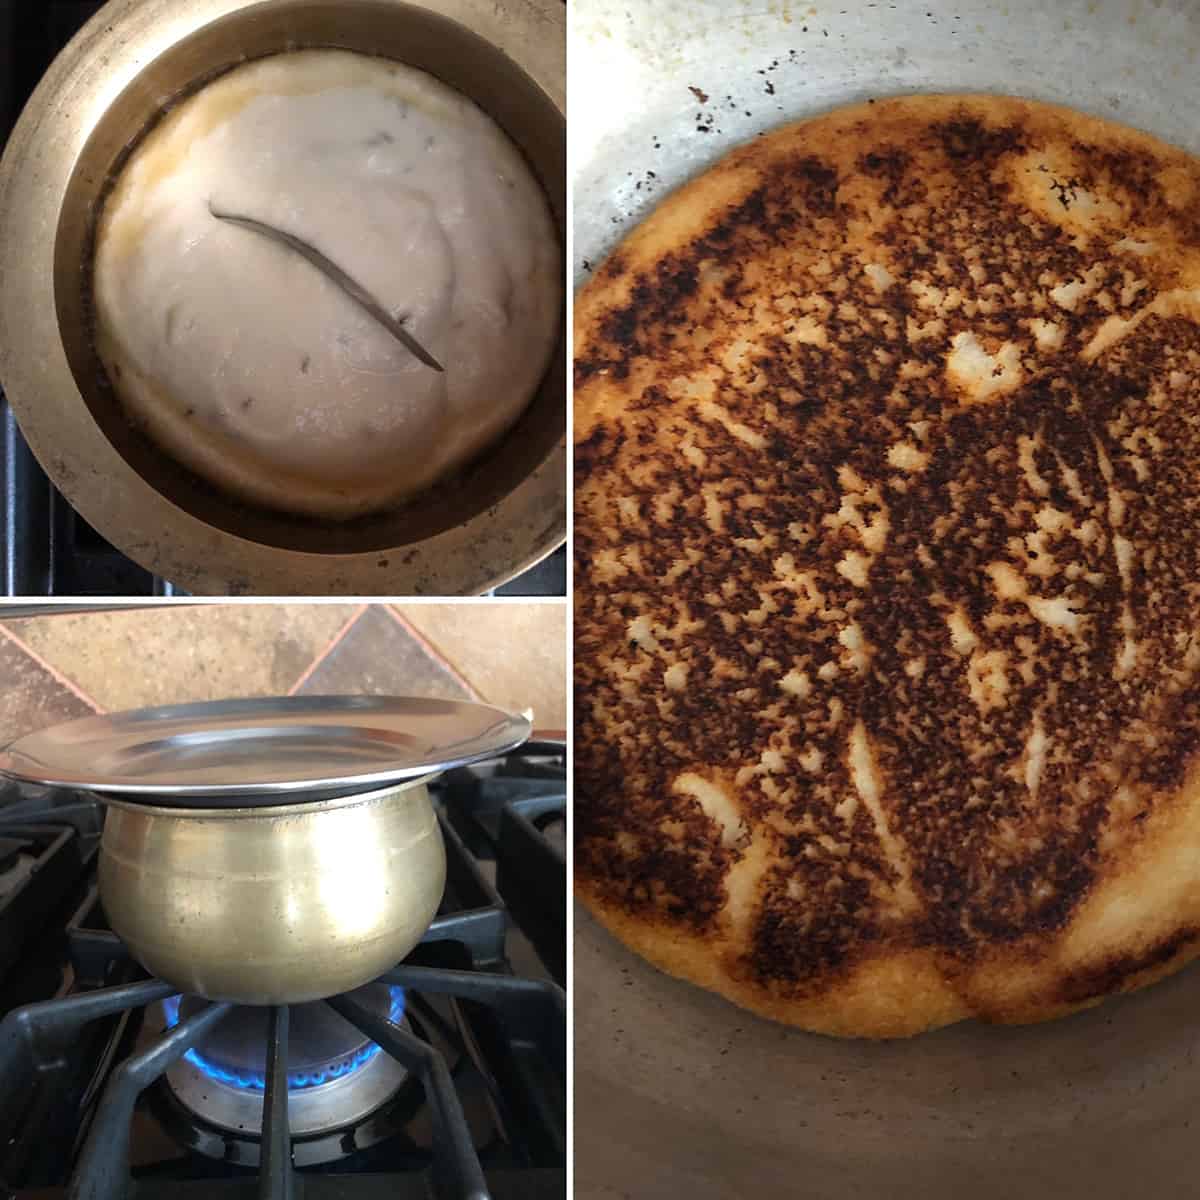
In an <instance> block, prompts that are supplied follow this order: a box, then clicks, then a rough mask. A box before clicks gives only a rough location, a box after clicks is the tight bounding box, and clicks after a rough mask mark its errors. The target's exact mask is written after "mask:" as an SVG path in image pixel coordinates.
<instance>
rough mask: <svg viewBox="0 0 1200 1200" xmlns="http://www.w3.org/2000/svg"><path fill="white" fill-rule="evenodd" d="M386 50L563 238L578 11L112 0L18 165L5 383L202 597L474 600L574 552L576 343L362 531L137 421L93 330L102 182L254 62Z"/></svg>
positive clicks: (136, 553)
mask: <svg viewBox="0 0 1200 1200" xmlns="http://www.w3.org/2000/svg"><path fill="white" fill-rule="evenodd" d="M309 46H338V47H344V48H346V49H350V50H358V51H362V52H365V53H371V54H380V55H384V56H386V57H390V58H394V59H396V60H398V61H401V62H405V63H408V64H410V65H412V66H416V67H420V68H422V69H424V70H427V71H429V72H431V73H432V74H434V75H436V76H437V77H439V78H440V79H442V80H443V81H445V82H446V83H449V84H451V85H452V86H454V87H457V88H458V89H459V90H460V91H462V92H464V93H465V94H467V95H468V96H470V97H471V98H472V99H473V100H475V101H476V103H478V104H479V105H480V106H481V107H482V108H483V109H484V110H485V111H487V112H488V113H489V114H490V115H491V116H492V117H493V118H495V119H496V121H497V122H498V123H499V124H500V125H501V126H502V127H503V128H504V129H505V130H506V131H507V133H508V134H509V135H510V136H511V137H512V138H513V140H514V141H515V142H516V143H517V145H518V146H519V147H520V148H521V150H522V151H523V152H524V154H525V156H526V157H527V159H528V160H529V163H530V165H531V166H532V168H533V170H534V173H535V175H536V176H537V178H538V179H539V180H540V182H541V183H542V185H543V187H544V188H545V191H546V194H547V196H548V198H549V200H550V203H551V206H552V208H553V209H554V212H555V215H556V217H557V219H558V222H559V226H560V228H561V229H564V230H565V223H566V213H565V208H566V140H565V115H564V114H565V105H566V99H565V91H566V36H565V8H564V6H563V4H562V2H561V0H407V2H406V0H261V2H258V0H111V2H110V3H109V4H108V5H106V6H105V8H104V9H103V10H102V11H101V12H100V13H99V14H98V15H97V16H96V17H95V19H94V20H92V21H91V22H90V23H89V24H88V25H87V26H86V27H85V28H84V29H83V31H82V32H81V33H80V34H79V35H78V37H76V38H75V40H74V41H73V42H72V43H71V44H70V45H69V46H68V47H67V49H66V50H64V51H63V53H62V54H61V55H60V56H59V58H58V59H57V60H56V61H55V63H54V64H53V66H52V67H51V68H50V70H49V71H47V73H46V75H45V77H44V78H43V79H42V82H41V84H40V85H39V86H38V89H37V91H36V92H35V93H34V95H33V97H32V99H31V100H30V101H29V104H28V105H27V106H26V109H25V111H24V113H23V114H22V116H21V119H20V121H19V122H18V124H17V127H16V129H15V130H14V131H13V134H12V137H11V138H10V139H9V143H8V147H7V149H6V151H5V155H4V159H3V163H2V164H0V278H2V279H3V280H4V287H3V289H0V379H2V380H3V384H4V388H5V391H6V392H7V394H8V398H9V400H10V402H11V404H12V407H13V410H14V412H15V413H16V415H17V419H18V421H19V422H20V425H21V429H22V432H23V433H24V434H25V437H26V438H27V440H28V441H29V444H30V446H31V447H32V449H33V451H34V453H35V454H36V455H37V457H38V460H39V461H40V462H41V464H42V466H43V467H44V468H45V469H46V471H47V473H48V474H49V475H50V477H51V478H52V479H53V480H54V482H55V483H56V484H57V486H58V487H59V489H60V490H61V491H62V492H63V493H64V494H65V495H66V496H67V498H68V499H69V500H70V501H71V503H72V504H73V505H74V506H75V507H76V508H77V509H78V510H79V511H80V512H81V513H82V514H83V516H84V517H85V518H86V519H87V521H88V522H89V523H90V524H91V525H93V526H94V527H95V528H96V529H98V530H99V531H100V532H101V533H103V534H104V535H105V536H106V537H107V538H108V539H109V540H110V541H111V542H113V543H114V544H115V545H116V546H118V547H120V548H121V549H122V550H124V551H125V552H126V553H127V554H128V555H129V556H130V557H132V558H134V559H136V560H137V561H138V562H140V563H141V564H142V565H143V566H145V567H147V568H149V569H150V570H152V571H154V572H156V573H157V574H159V575H161V576H164V577H166V578H168V579H170V580H172V581H173V582H175V583H177V584H179V585H181V586H183V587H185V588H187V589H188V590H190V591H192V592H195V593H211V594H217V595H230V594H242V593H261V594H266V595H346V594H349V595H380V594H386V595H413V594H421V593H427V594H440V595H452V594H467V593H478V592H482V591H486V590H487V589H489V588H492V587H494V586H496V585H497V584H499V583H501V582H504V581H505V580H507V579H509V578H511V577H512V576H513V575H515V574H517V573H518V572H520V571H521V570H523V569H524V568H526V567H528V566H531V565H532V564H533V563H535V562H537V561H538V560H539V559H541V558H542V557H544V556H545V555H547V554H549V553H550V552H551V551H553V550H554V549H555V548H556V547H557V546H559V545H561V544H562V542H563V540H564V539H565V536H566V451H565V446H566V404H565V388H566V372H565V342H564V341H562V340H561V339H560V343H559V347H558V351H557V354H556V356H555V358H554V361H553V362H552V364H551V367H550V370H549V371H548V373H547V375H546V377H545V379H544V381H543V383H542V386H541V388H540V390H539V392H538V393H537V395H536V396H535V397H534V399H533V401H532V402H531V404H530V406H529V408H528V409H527V410H526V412H525V413H524V415H523V416H522V417H521V419H520V420H519V421H518V423H517V425H516V426H515V427H514V428H513V429H512V430H511V431H510V433H509V434H508V435H507V436H506V437H505V438H504V439H503V440H502V442H501V443H500V444H499V445H498V446H496V447H495V448H494V449H492V450H491V451H489V452H487V453H486V454H484V455H482V456H481V457H480V459H479V460H478V461H477V462H476V463H475V464H474V465H473V466H471V467H469V468H468V469H467V470H466V471H465V472H464V473H463V474H462V475H461V476H459V477H457V478H455V479H454V480H453V481H451V482H448V483H447V484H446V485H444V486H440V487H437V488H434V489H432V490H431V491H430V492H429V493H427V494H426V495H424V496H421V497H417V498H415V499H414V500H413V501H411V502H410V503H407V504H405V505H404V506H402V507H401V508H399V509H397V510H396V511H394V512H392V513H385V514H381V515H378V516H374V517H370V518H363V519H361V520H359V521H354V522H349V523H329V522H321V521H317V520H306V519H301V518H293V517H287V516H284V515H278V514H271V513H269V512H266V511H265V510H264V511H257V510H252V509H250V508H247V507H246V506H244V505H241V504H239V503H237V502H235V501H233V500H231V499H229V498H227V497H224V496H223V495H221V494H220V493H218V492H217V491H216V490H215V489H213V488H212V487H211V486H209V485H207V484H205V483H203V482H202V481H200V480H198V479H196V478H194V477H193V476H192V475H191V474H190V473H189V472H187V471H185V470H184V469H182V468H181V467H179V466H178V465H177V464H176V463H174V462H173V461H170V460H169V459H168V458H167V456H166V455H164V454H163V452H162V451H161V450H159V449H158V448H157V447H155V446H154V445H153V444H151V443H150V442H149V441H148V440H147V439H146V438H145V437H144V436H141V435H139V434H138V433H137V432H136V431H135V430H134V429H133V428H132V426H131V425H130V424H129V423H128V422H127V421H126V420H125V419H124V417H123V415H122V412H121V409H120V406H119V405H118V404H117V402H116V399H115V397H114V395H113V393H112V390H111V388H110V387H109V386H108V384H107V381H106V379H105V376H104V371H103V369H102V368H101V366H100V363H99V361H98V358H97V356H96V353H95V349H94V347H93V345H92V338H91V336H90V318H89V306H90V281H89V269H90V262H91V245H90V243H91V238H92V229H93V224H94V220H95V217H96V213H97V207H98V205H99V203H100V201H101V199H102V197H103V195H104V193H105V189H106V184H107V182H108V181H109V179H110V178H111V176H112V174H113V171H114V169H115V168H116V167H117V165H118V164H119V163H120V161H121V159H122V156H123V154H124V153H125V151H126V150H127V149H128V147H129V145H130V144H131V143H132V142H134V141H136V139H137V138H138V137H139V135H140V134H141V133H142V132H143V131H144V130H145V129H146V128H147V126H148V125H149V124H150V123H151V122H152V121H153V120H154V119H155V117H156V116H158V115H159V114H160V113H161V112H162V110H163V107H164V105H166V104H167V103H168V102H170V101H171V100H172V99H174V98H176V97H178V96H179V95H181V94H185V93H186V92H188V91H189V90H191V89H193V88H194V87H196V86H197V85H198V84H199V83H201V82H203V81H204V80H205V79H207V78H209V77H211V76H212V75H213V74H214V73H217V72H220V71H221V70H223V69H225V68H228V67H230V66H232V65H234V64H236V63H238V62H241V61H244V60H245V59H248V58H255V57H261V56H263V55H267V54H272V53H278V52H280V51H284V50H287V49H294V48H300V47H309Z"/></svg>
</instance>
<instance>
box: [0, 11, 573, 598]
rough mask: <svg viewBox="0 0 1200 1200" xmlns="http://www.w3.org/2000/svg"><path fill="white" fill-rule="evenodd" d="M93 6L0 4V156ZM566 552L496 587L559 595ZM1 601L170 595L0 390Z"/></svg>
mask: <svg viewBox="0 0 1200 1200" xmlns="http://www.w3.org/2000/svg"><path fill="white" fill-rule="evenodd" d="M101 8H103V3H101V2H100V0H0V148H2V147H3V144H4V142H5V141H7V139H8V135H9V133H10V131H11V130H12V127H13V125H14V124H15V123H16V120H17V117H18V115H19V114H20V111H21V109H22V107H24V104H25V102H26V100H28V99H29V97H30V95H31V94H32V93H33V90H34V88H35V87H36V86H37V84H38V81H39V80H40V79H41V77H42V74H43V73H44V72H45V70H46V68H47V67H49V65H50V63H51V62H52V61H53V60H54V58H55V56H56V55H57V54H58V52H59V51H60V50H62V48H63V47H64V46H66V44H67V43H68V42H69V41H70V40H71V38H73V37H74V36H75V34H76V33H77V32H78V31H79V30H80V29H81V28H82V27H83V25H84V24H85V23H86V22H87V21H88V20H90V19H91V18H92V17H93V16H94V15H95V14H96V13H97V12H98V11H99V10H100V9H101ZM566 563H567V559H566V549H565V548H562V549H560V550H558V551H557V552H556V553H554V554H552V555H551V556H550V557H549V558H547V559H545V560H543V561H542V562H541V563H538V564H537V565H536V566H534V567H532V568H530V570H528V571H526V572H525V573H524V574H523V575H520V576H518V578H516V579H514V580H513V581H512V582H511V583H508V584H505V585H504V586H503V587H501V588H498V589H497V590H496V592H495V593H494V594H495V595H498V596H565V595H566V592H567V566H566ZM0 595H5V596H178V595H186V593H185V592H183V591H181V590H180V589H178V588H176V587H175V585H174V584H172V583H171V581H170V580H166V579H160V578H158V577H156V576H154V575H152V574H151V573H150V572H149V571H146V570H144V569H143V568H142V567H140V566H138V565H137V564H136V563H135V562H133V561H132V560H130V559H129V558H127V557H126V556H125V555H124V554H122V553H121V552H120V551H119V550H117V549H115V548H114V547H113V546H111V545H110V544H109V543H108V542H107V541H106V540H105V539H104V538H103V537H102V536H101V535H100V534H99V533H97V532H96V531H95V530H94V529H93V528H92V527H91V526H90V525H88V523H87V522H86V521H85V520H84V519H83V518H82V517H81V516H79V514H78V513H76V512H75V510H74V509H73V508H72V507H71V505H70V504H69V503H68V502H67V501H66V499H64V497H63V496H62V494H61V493H60V492H59V491H58V490H57V489H56V488H55V487H54V485H53V484H52V483H51V482H50V480H49V479H48V478H47V477H46V474H45V472H44V471H43V470H42V469H41V467H40V466H39V465H38V462H37V459H35V458H34V456H33V453H32V451H30V449H29V447H28V445H26V443H25V439H24V438H23V437H22V435H21V431H20V429H19V427H18V426H17V422H16V420H15V418H14V417H13V414H12V410H11V409H10V408H9V406H8V403H7V401H6V400H5V398H4V392H3V389H0Z"/></svg>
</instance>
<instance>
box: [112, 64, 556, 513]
mask: <svg viewBox="0 0 1200 1200" xmlns="http://www.w3.org/2000/svg"><path fill="white" fill-rule="evenodd" d="M210 207H211V209H215V210H216V211H218V212H230V213H237V214H240V215H243V216H246V217H250V218H252V219H254V220H257V221H260V222H264V223H266V224H268V225H272V226H274V227H276V228H278V229H280V230H283V231H285V232H287V233H290V234H292V235H293V236H295V237H297V238H300V239H302V240H303V241H305V242H307V243H309V244H310V245H311V246H313V247H315V248H316V249H318V250H319V251H320V252H321V253H322V254H323V255H325V256H326V257H327V258H328V259H330V260H331V261H332V262H334V263H336V264H337V265H338V266H339V267H340V268H341V269H342V270H343V271H345V272H346V273H347V274H348V275H350V276H351V277H352V278H353V279H354V280H355V281H357V282H358V283H359V284H361V285H362V286H363V287H364V288H365V289H366V290H367V291H368V292H370V293H371V294H372V295H373V296H374V297H375V298H376V299H377V300H379V301H380V302H381V303H382V305H383V306H384V307H385V308H386V309H388V310H389V311H390V312H391V313H392V314H394V315H395V316H397V317H401V318H403V324H404V328H405V329H406V330H408V331H409V332H410V333H411V334H412V335H413V336H414V337H415V338H416V339H417V340H418V341H419V342H420V344H421V345H422V346H424V347H425V348H426V349H427V350H428V351H429V352H430V353H431V354H432V355H433V356H434V357H435V358H436V359H437V361H438V362H439V363H441V364H442V365H443V366H444V368H445V371H444V373H440V372H438V371H436V370H434V369H432V368H430V367H429V366H427V365H425V364H423V363H422V362H420V361H419V360H418V359H417V358H416V357H415V356H414V355H413V354H412V353H411V352H410V351H409V350H408V349H406V348H405V347H404V346H403V345H401V343H400V342H399V341H397V340H396V339H395V338H394V337H393V336H392V335H391V334H390V333H389V332H388V331H387V330H386V329H384V328H383V326H382V325H380V324H379V323H378V322H377V321H376V320H374V319H373V318H372V317H371V316H370V315H369V314H368V313H366V312H365V311H363V310H362V309H361V308H360V307H358V306H357V305H355V304H354V303H353V301H351V300H350V299H349V298H348V297H347V296H346V295H345V294H344V293H343V292H342V291H341V290H340V289H339V288H338V287H337V286H336V285H335V284H334V283H332V282H330V281H329V280H328V279H327V278H326V277H325V276H324V275H322V274H321V273H320V272H319V271H318V270H317V269H316V268H314V267H313V266H312V265H311V264H310V263H308V262H306V261H305V260H304V259H303V258H302V257H301V256H299V255H297V254H296V253H294V252H292V251H290V250H288V249H286V248H284V247H281V246H279V245H277V244H275V243H274V242H272V241H270V240H268V239H265V238H263V237H261V236H258V235H257V234H255V233H252V232H250V231H248V230H246V229H244V228H240V227H237V226H234V225H230V224H226V223H224V222H222V221H218V220H216V219H215V218H214V217H213V216H212V212H211V211H210ZM560 267H561V258H560V254H559V249H558V239H557V234H556V232H555V229H554V226H553V222H552V220H551V217H550V213H549V210H548V208H547V205H546V201H545V197H544V196H543V194H542V192H541V190H540V188H539V186H538V184H537V183H536V181H535V180H534V178H533V176H532V174H531V172H530V171H529V169H528V168H527V166H526V165H525V162H524V161H523V159H522V158H521V156H520V154H519V152H518V151H517V150H516V148H515V147H514V146H513V144H512V143H511V142H510V141H509V140H508V138H507V137H506V136H505V134H504V133H503V132H502V131H501V130H500V129H499V127H498V126H497V125H496V124H495V123H494V122H493V121H492V120H491V119H490V118H489V117H487V116H486V115H485V114H484V113H483V112H482V111H481V110H480V109H479V108H477V107H476V106H475V105H474V104H473V103H471V102H470V101H468V100H467V99H465V98H464V97H463V96H462V95H460V94H459V93H458V92H456V91H454V90H453V89H451V88H449V87H447V86H446V85H444V84H442V83H440V82H438V81H437V80H435V79H434V78H432V77H431V76H429V75H426V74H425V73H424V72H421V71H417V70H414V69H412V68H408V67H404V66H400V65H398V64H395V63H392V62H389V61H387V60H384V59H376V58H370V57H367V56H364V55H358V54H352V53H349V52H345V51H339V50H316V51H303V52H299V53H294V54H286V55H279V56H276V57H273V58H269V59H265V60H262V61H259V62H255V63H251V64H248V65H246V66H243V67H240V68H238V69H237V70H235V71H233V72H231V73H229V74H228V75H225V76H223V77H222V78H221V79H219V80H217V81H216V82H214V83H213V84H211V85H209V86H208V87H206V88H204V89H203V90H201V91H200V92H198V93H197V94H196V95H195V96H193V97H192V98H190V99H189V100H188V101H186V102H185V103H184V104H182V105H181V106H180V107H179V108H178V109H177V110H176V111H175V112H173V113H172V114H171V115H170V116H169V117H168V118H167V119H166V120H165V121H163V123H162V124H161V125H160V126H159V127H158V128H157V129H155V130H154V131H153V132H152V133H151V135H150V136H149V137H148V138H147V139H146V140H145V142H144V143H143V144H142V145H141V146H140V147H139V148H138V150H137V152H136V153H135V154H134V155H133V157H132V158H131V159H130V161H129V163H128V164H127V166H126V168H125V169H124V171H123V173H122V175H121V177H120V179H119V181H118V183H117V186H116V188H115V190H114V192H113V194H112V196H111V197H110V199H109V202H108V204H107V206H106V209H105V212H104V214H103V218H102V221H101V225H100V228H99V231H98V238H97V250H96V263H95V268H96V270H95V298H96V312H97V345H98V348H99V351H100V356H101V359H102V360H103V362H104V364H105V367H106V369H107V371H108V374H109V378H110V379H111V381H112V383H113V385H114V387H115V388H116V390H117V392H118V394H119V396H120V397H121V400H122V401H123V403H124V404H125V406H126V408H127V411H128V412H129V415H130V416H131V417H132V418H133V419H134V420H135V421H136V422H137V423H138V424H139V425H141V426H143V427H144V428H145V430H146V431H147V433H148V434H149V435H150V436H151V437H152V438H153V439H154V440H155V441H157V442H158V443H159V444H160V445H162V446H163V448H164V449H166V450H167V451H169V452H170V453H171V454H172V455H173V456H174V457H175V458H177V459H179V460H180V461H181V462H183V463H185V464H186V465H187V466H189V467H191V468H192V469H193V470H195V471H196V472H198V473H199V474H200V475H202V476H204V477H206V478H207V479H209V480H211V481H212V482H213V483H215V484H217V485H218V486H220V487H221V488H223V489H224V490H226V491H228V492H231V493H233V494H235V495H237V496H239V497H241V498H243V499H246V500H249V501H252V502H255V503H259V504H265V505H270V506H273V507H276V508H280V509H284V510H287V511H292V512H301V513H307V514H311V515H316V516H324V517H335V518H346V517H352V516H355V515H358V514H361V513H364V512H368V511H372V510H377V509H380V508H382V507H386V506H387V505H390V504H393V503H395V502H397V501H400V500H402V499H404V498H405V497H409V496H412V495H413V494H414V493H417V492H419V491H421V490H423V489H425V488H427V487H429V486H430V485H431V484H433V483H435V482H436V481H437V480H439V479H440V478H442V477H444V476H445V475H447V474H448V473H449V472H451V471H453V470H454V469H455V468H456V467H460V466H461V465H463V464H464V463H465V462H467V461H468V460H469V459H471V458H473V457H475V456H476V455H478V454H479V453H480V452H481V451H484V450H485V449H486V448H487V447H488V446H490V445H491V444H493V443H494V442H495V441H496V440H497V439H498V438H499V437H500V436H501V435H502V434H503V433H504V432H505V431H506V430H507V429H508V428H509V427H510V426H511V425H512V424H513V423H514V422H515V421H516V419H517V417H518V416H519V415H520V413H521V412H522V410H523V409H524V408H525V406H526V404H527V403H528V401H529V400H530V398H531V397H532V395H533V392H534V390H535V388H536V387H537V384H538V382H539V381H540V379H541V377H542V375H543V373H544V372H545V369H546V366H547V363H548V360H549V357H550V353H551V349H552V347H553V343H554V340H555V336H556V334H557V330H558V321H559V311H560V303H561V292H560V287H561V284H560Z"/></svg>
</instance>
